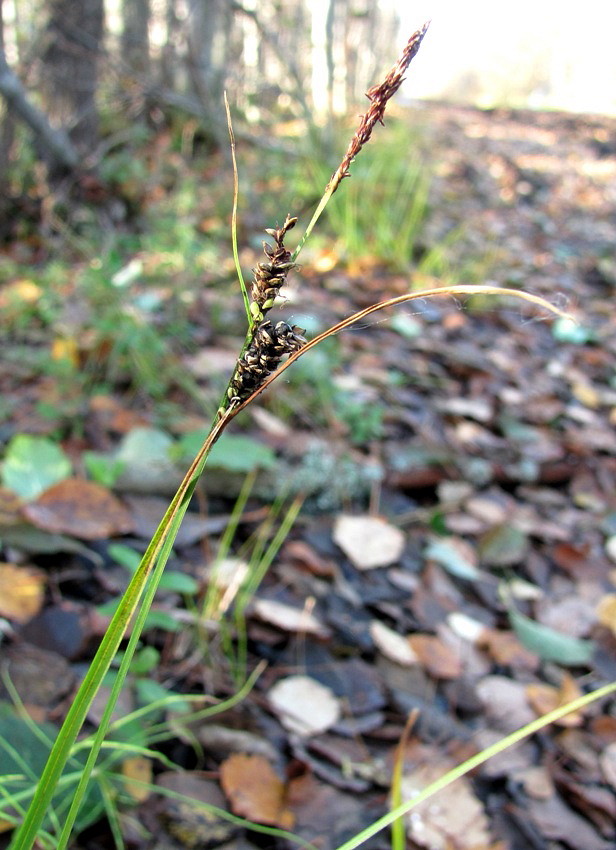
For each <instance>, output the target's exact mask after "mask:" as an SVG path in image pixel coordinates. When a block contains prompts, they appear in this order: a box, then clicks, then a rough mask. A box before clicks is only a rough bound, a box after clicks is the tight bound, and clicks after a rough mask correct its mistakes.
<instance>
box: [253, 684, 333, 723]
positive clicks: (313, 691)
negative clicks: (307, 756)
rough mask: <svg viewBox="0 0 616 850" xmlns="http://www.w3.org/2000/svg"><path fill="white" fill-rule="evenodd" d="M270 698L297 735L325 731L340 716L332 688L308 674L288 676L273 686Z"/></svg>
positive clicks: (278, 712) (277, 712)
mask: <svg viewBox="0 0 616 850" xmlns="http://www.w3.org/2000/svg"><path fill="white" fill-rule="evenodd" d="M268 699H269V702H270V705H271V706H272V708H273V709H274V711H275V712H276V714H277V715H278V717H279V719H280V722H281V723H282V725H283V726H284V727H285V728H286V729H288V730H289V731H291V732H296V733H297V734H298V735H303V736H308V735H316V734H318V733H320V732H325V730H326V729H329V728H330V726H333V725H334V723H336V722H337V721H338V719H339V718H340V703H339V701H338V699H336V697H335V696H334V693H333V691H332V690H331V689H330V688H327V687H326V686H325V685H322V684H321V683H320V682H317V681H316V679H311V678H310V677H309V676H301V675H298V676H288V677H287V678H286V679H280V681H278V682H276V684H275V685H274V686H273V687H272V688H270V691H269V694H268Z"/></svg>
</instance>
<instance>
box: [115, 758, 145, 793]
mask: <svg viewBox="0 0 616 850" xmlns="http://www.w3.org/2000/svg"><path fill="white" fill-rule="evenodd" d="M121 772H122V776H123V777H124V779H125V782H124V791H126V793H127V794H129V795H130V796H131V797H132V798H133V800H135V801H136V802H137V803H142V802H143V801H144V800H147V799H148V797H149V796H150V794H151V791H150V789H149V788H145V787H144V786H142V785H141V784H140V783H141V782H145V783H151V782H152V760H151V759H147V758H145V757H144V756H134V757H133V758H127V759H124V761H123V762H122V769H121ZM131 780H136V781H134V782H131Z"/></svg>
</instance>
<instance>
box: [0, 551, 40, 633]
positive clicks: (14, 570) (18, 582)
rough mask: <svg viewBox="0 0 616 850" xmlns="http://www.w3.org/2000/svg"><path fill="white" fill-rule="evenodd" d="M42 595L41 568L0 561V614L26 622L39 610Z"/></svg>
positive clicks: (8, 618)
mask: <svg viewBox="0 0 616 850" xmlns="http://www.w3.org/2000/svg"><path fill="white" fill-rule="evenodd" d="M44 597H45V573H44V572H43V571H42V570H37V569H35V568H34V567H24V566H18V565H17V564H4V563H0V616H2V617H6V618H7V620H15V621H16V622H18V623H27V622H28V620H31V619H32V617H34V615H35V614H38V612H39V611H40V610H41V607H42V605H43V599H44Z"/></svg>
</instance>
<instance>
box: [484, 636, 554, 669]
mask: <svg viewBox="0 0 616 850" xmlns="http://www.w3.org/2000/svg"><path fill="white" fill-rule="evenodd" d="M477 645H478V646H480V647H482V648H483V649H485V650H486V651H487V652H488V654H489V655H490V657H491V658H492V659H493V660H494V661H495V662H496V663H497V664H504V665H506V666H507V667H515V668H517V669H526V670H536V668H537V666H538V665H539V658H538V656H537V655H536V654H535V653H534V652H531V651H530V650H529V649H527V648H526V647H525V646H523V645H522V644H521V643H520V641H519V639H518V638H517V637H516V635H515V634H514V633H513V632H511V631H500V630H498V629H484V631H483V632H482V634H481V636H480V638H479V640H478V641H477Z"/></svg>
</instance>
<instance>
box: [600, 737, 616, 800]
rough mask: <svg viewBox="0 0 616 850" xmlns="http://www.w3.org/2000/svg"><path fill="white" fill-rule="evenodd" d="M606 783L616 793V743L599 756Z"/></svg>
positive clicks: (613, 742) (608, 746)
mask: <svg viewBox="0 0 616 850" xmlns="http://www.w3.org/2000/svg"><path fill="white" fill-rule="evenodd" d="M599 763H600V765H601V770H602V772H603V776H604V777H605V781H606V782H607V784H608V785H610V786H611V787H612V788H613V789H614V791H616V741H612V743H611V744H608V745H607V747H606V748H605V749H604V750H603V752H602V753H601V755H600V756H599Z"/></svg>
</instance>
